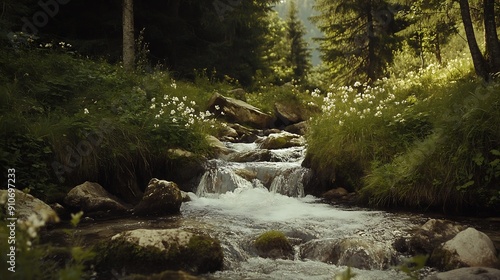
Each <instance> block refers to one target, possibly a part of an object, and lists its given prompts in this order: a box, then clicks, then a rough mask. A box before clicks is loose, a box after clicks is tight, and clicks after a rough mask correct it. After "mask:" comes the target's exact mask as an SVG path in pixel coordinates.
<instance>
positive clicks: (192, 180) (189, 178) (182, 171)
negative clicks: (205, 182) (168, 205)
mask: <svg viewBox="0 0 500 280" xmlns="http://www.w3.org/2000/svg"><path fill="white" fill-rule="evenodd" d="M167 157H168V161H167V170H168V171H169V172H168V174H169V177H168V180H169V181H174V182H176V184H177V186H178V187H179V189H181V190H183V191H187V192H189V191H192V190H193V189H194V188H195V187H196V186H197V185H198V183H199V179H200V178H201V176H202V175H203V173H204V171H205V168H204V164H205V161H206V159H205V158H203V157H201V156H198V155H196V154H194V153H192V152H189V151H186V150H182V149H169V150H168V151H167Z"/></svg>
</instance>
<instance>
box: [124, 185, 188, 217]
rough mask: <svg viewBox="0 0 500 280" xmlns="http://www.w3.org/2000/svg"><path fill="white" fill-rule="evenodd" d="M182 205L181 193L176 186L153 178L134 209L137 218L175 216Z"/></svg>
mask: <svg viewBox="0 0 500 280" xmlns="http://www.w3.org/2000/svg"><path fill="white" fill-rule="evenodd" d="M181 204H182V193H181V190H180V189H179V187H177V184H175V183H174V182H170V181H165V180H158V179H156V178H153V179H151V180H150V181H149V184H148V186H147V188H146V191H145V192H144V196H143V197H142V200H141V202H139V204H138V205H137V206H136V207H135V208H134V214H136V215H139V216H163V215H169V214H177V213H179V212H180V208H181Z"/></svg>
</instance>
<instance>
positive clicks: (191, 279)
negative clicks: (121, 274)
mask: <svg viewBox="0 0 500 280" xmlns="http://www.w3.org/2000/svg"><path fill="white" fill-rule="evenodd" d="M197 279H200V278H198V277H196V276H193V275H190V274H189V273H186V272H184V271H181V270H179V271H171V270H167V271H163V272H162V273H158V274H153V275H140V274H133V275H130V276H127V277H125V278H123V279H122V280H197Z"/></svg>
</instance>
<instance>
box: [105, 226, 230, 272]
mask: <svg viewBox="0 0 500 280" xmlns="http://www.w3.org/2000/svg"><path fill="white" fill-rule="evenodd" d="M95 251H96V253H97V258H96V267H97V270H98V271H100V272H101V273H103V274H105V273H106V272H108V273H109V272H110V271H112V270H116V271H125V272H126V273H138V274H153V273H161V272H163V271H166V270H184V271H187V272H189V273H193V274H201V273H207V272H214V271H217V270H220V269H222V265H223V259H224V258H223V253H222V248H221V246H220V243H219V241H217V240H215V239H213V238H211V237H209V236H205V235H200V234H194V233H192V232H188V231H185V230H180V229H161V230H152V229H136V230H131V231H125V232H122V233H119V234H117V235H115V236H113V237H112V238H111V239H110V240H106V241H104V242H101V243H100V244H99V245H97V246H96V249H95Z"/></svg>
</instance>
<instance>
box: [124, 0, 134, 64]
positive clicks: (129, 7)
mask: <svg viewBox="0 0 500 280" xmlns="http://www.w3.org/2000/svg"><path fill="white" fill-rule="evenodd" d="M134 63H135V40H134V1H133V0H123V68H124V69H125V70H127V71H132V70H134Z"/></svg>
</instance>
